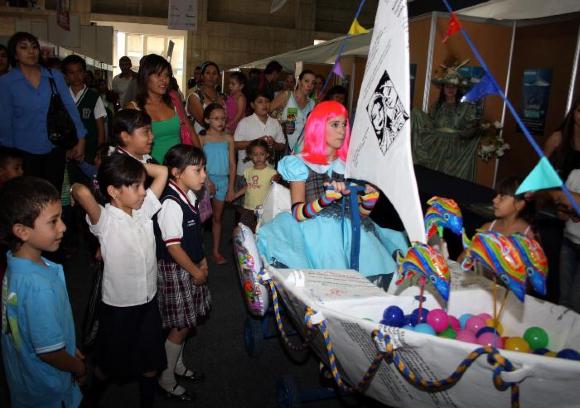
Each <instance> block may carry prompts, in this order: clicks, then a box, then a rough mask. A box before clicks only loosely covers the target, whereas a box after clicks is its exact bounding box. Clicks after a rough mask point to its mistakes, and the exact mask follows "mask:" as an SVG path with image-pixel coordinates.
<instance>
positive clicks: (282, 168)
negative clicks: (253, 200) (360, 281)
mask: <svg viewBox="0 0 580 408" xmlns="http://www.w3.org/2000/svg"><path fill="white" fill-rule="evenodd" d="M344 168H345V165H344V162H343V161H342V160H340V159H337V160H335V161H334V162H332V163H330V164H329V165H317V164H311V163H308V162H306V161H305V160H304V159H302V158H301V157H300V156H286V157H284V158H283V159H282V160H281V161H280V163H279V164H278V172H279V173H280V174H281V175H282V177H283V178H284V180H286V181H290V182H292V181H304V182H305V183H306V203H309V202H312V201H314V200H316V199H318V198H320V197H321V196H322V195H323V194H324V185H323V183H324V182H327V181H328V182H330V181H333V180H335V181H344ZM343 200H344V201H345V202H348V198H343ZM343 200H337V201H335V202H333V203H332V204H331V205H330V206H329V207H326V208H324V209H323V210H322V212H320V213H319V214H317V215H316V216H315V217H314V218H311V219H308V220H306V221H301V222H299V221H297V220H296V219H295V218H294V216H293V215H292V214H291V213H290V212H284V213H280V214H278V215H277V216H276V217H275V218H274V219H273V220H271V221H270V222H268V223H265V224H264V225H262V227H261V228H260V230H259V231H258V242H257V243H258V250H259V251H260V253H261V254H262V255H263V256H264V257H265V258H266V259H267V260H268V262H269V263H280V264H283V265H285V266H287V267H289V268H308V269H349V267H350V247H351V223H350V218H349V217H350V210H349V209H348V206H347V205H345V206H344V209H343V205H342V201H343ZM357 211H358V209H357ZM343 214H344V216H343ZM361 218H362V219H361V221H362V223H361V224H362V225H361V239H360V256H359V272H360V273H361V274H362V275H364V276H365V277H367V278H369V279H370V280H372V281H374V282H376V281H377V280H378V279H377V278H379V277H380V280H381V281H382V282H384V283H386V284H387V285H388V282H389V281H390V278H391V277H392V273H393V272H394V271H395V270H396V268H397V265H396V262H395V260H394V259H393V256H392V254H393V252H394V251H395V250H396V249H400V250H401V251H403V253H405V251H406V249H407V248H408V242H407V238H406V236H405V234H404V233H401V232H398V231H394V230H390V229H386V228H381V227H379V226H378V225H376V224H375V223H374V222H373V221H372V220H371V219H370V218H368V217H362V216H361ZM385 275H387V276H385ZM385 277H386V278H387V280H386V282H385V280H384V278H385ZM381 286H383V285H382V284H381Z"/></svg>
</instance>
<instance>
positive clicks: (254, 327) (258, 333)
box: [244, 317, 264, 357]
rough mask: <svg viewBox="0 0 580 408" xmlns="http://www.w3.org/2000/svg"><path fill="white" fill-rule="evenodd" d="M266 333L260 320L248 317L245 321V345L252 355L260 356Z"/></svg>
mask: <svg viewBox="0 0 580 408" xmlns="http://www.w3.org/2000/svg"><path fill="white" fill-rule="evenodd" d="M263 342H264V334H263V332H262V322H261V321H260V320H256V319H252V318H250V317H248V318H246V321H245V323H244V345H245V347H246V352H247V353H248V355H249V356H250V357H258V356H259V355H260V354H261V353H262V349H263Z"/></svg>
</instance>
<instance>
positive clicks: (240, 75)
mask: <svg viewBox="0 0 580 408" xmlns="http://www.w3.org/2000/svg"><path fill="white" fill-rule="evenodd" d="M232 78H233V79H235V80H236V81H238V82H239V83H240V85H243V86H244V87H245V85H246V82H247V78H246V76H245V75H244V73H243V72H240V71H234V72H232V73H231V74H230V79H232Z"/></svg>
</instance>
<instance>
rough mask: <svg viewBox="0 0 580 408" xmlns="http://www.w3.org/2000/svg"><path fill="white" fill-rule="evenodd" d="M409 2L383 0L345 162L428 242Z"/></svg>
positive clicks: (418, 238) (349, 173) (411, 230)
mask: <svg viewBox="0 0 580 408" xmlns="http://www.w3.org/2000/svg"><path fill="white" fill-rule="evenodd" d="M409 71H410V70H409V33H408V24H407V2H406V1H405V0H380V2H379V7H378V10H377V15H376V19H375V26H374V30H373V37H372V40H371V45H370V48H369V55H368V60H367V66H366V69H365V74H364V78H363V82H362V85H361V91H360V95H359V99H358V103H357V109H356V116H355V121H354V124H353V127H352V137H351V142H350V148H349V153H348V158H347V164H346V176H347V177H349V178H354V179H358V180H365V181H368V182H370V183H372V184H374V185H376V186H377V187H378V188H379V189H380V190H381V191H382V192H383V193H384V194H385V195H386V196H387V198H388V199H389V200H390V201H391V203H392V204H393V206H394V207H395V209H396V210H397V212H398V214H399V216H400V218H401V220H402V222H403V225H404V226H405V230H406V231H407V234H408V235H409V239H410V240H411V241H420V242H425V226H424V224H423V212H422V210H421V202H420V200H419V193H418V191H417V181H416V179H415V171H414V169H413V161H412V158H411V123H410V104H409V102H410V86H411V79H410V72H409Z"/></svg>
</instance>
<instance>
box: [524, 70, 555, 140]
mask: <svg viewBox="0 0 580 408" xmlns="http://www.w3.org/2000/svg"><path fill="white" fill-rule="evenodd" d="M551 84H552V70H551V69H549V68H544V69H526V70H525V71H524V89H523V92H522V95H523V101H522V102H523V107H522V122H524V125H526V127H527V128H528V130H529V131H530V132H531V133H535V134H539V135H542V134H544V125H545V124H546V113H547V111H548V100H549V98H550V86H551Z"/></svg>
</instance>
